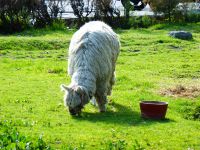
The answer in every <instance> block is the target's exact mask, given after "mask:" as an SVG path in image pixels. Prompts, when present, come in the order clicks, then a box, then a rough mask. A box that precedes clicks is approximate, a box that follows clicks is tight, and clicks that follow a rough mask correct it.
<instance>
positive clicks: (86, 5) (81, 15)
mask: <svg viewBox="0 0 200 150" xmlns="http://www.w3.org/2000/svg"><path fill="white" fill-rule="evenodd" d="M70 5H71V7H72V9H73V11H74V15H75V16H76V17H77V18H78V20H79V26H80V25H81V24H83V23H84V22H85V21H86V20H88V16H89V15H90V14H91V12H92V11H93V8H94V0H70Z"/></svg>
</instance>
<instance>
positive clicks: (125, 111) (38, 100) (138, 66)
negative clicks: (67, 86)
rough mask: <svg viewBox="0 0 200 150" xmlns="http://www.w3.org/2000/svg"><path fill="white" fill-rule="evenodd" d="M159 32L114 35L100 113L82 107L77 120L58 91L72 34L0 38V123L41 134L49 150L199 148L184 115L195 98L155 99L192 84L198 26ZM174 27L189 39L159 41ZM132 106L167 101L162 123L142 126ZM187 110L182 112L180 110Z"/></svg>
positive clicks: (197, 73) (199, 138)
mask: <svg viewBox="0 0 200 150" xmlns="http://www.w3.org/2000/svg"><path fill="white" fill-rule="evenodd" d="M160 26H161V27H162V28H161V27H160V28H159V30H158V27H151V28H149V29H137V30H135V29H130V30H118V31H116V32H118V33H119V35H120V39H121V53H120V56H119V59H118V61H117V68H116V75H117V81H116V85H115V86H114V88H113V92H112V96H110V97H109V104H108V112H106V113H103V114H100V113H99V112H98V109H97V108H95V107H93V106H92V105H90V104H88V105H87V106H86V107H85V108H84V110H83V113H82V117H81V118H73V117H71V116H70V115H69V113H68V111H67V110H66V109H65V108H64V106H63V101H62V99H63V93H62V92H60V89H59V86H60V84H61V83H69V82H70V77H69V76H68V75H67V61H66V59H67V49H68V46H69V42H70V38H71V36H72V34H73V33H72V32H74V31H66V32H65V31H48V30H38V31H26V32H23V33H21V34H20V36H18V35H10V36H0V85H1V86H0V98H1V99H0V116H1V118H0V119H1V120H8V121H12V122H13V123H14V126H15V127H17V128H18V130H19V131H20V132H21V133H23V134H24V135H29V136H33V138H34V137H35V138H36V137H38V136H39V135H41V134H43V135H44V139H45V140H46V141H47V143H49V144H50V146H51V147H52V148H53V149H70V148H71V149H74V148H78V149H188V148H191V149H199V148H200V133H199V130H200V122H199V121H194V120H193V119H191V118H190V117H184V115H185V114H186V113H188V112H191V111H190V110H191V109H192V110H193V108H196V107H197V106H198V103H199V101H200V97H196V98H194V99H192V100H191V99H189V98H185V97H183V98H180V97H177V98H173V97H168V96H162V95H160V93H159V91H160V89H163V88H166V89H167V88H168V87H173V86H176V85H178V84H184V85H199V84H200V82H199V78H200V70H199V68H200V61H199V58H200V45H199V43H200V34H199V29H198V24H189V25H186V26H184V27H183V26H177V25H174V26H169V25H160ZM181 28H183V29H186V30H187V31H192V32H193V35H194V39H193V40H191V41H182V40H177V39H174V38H171V37H169V36H168V35H167V34H168V32H169V31H170V30H172V29H181ZM140 100H162V101H167V102H169V108H168V112H167V116H166V117H167V119H166V120H161V121H156V120H146V119H142V118H141V117H140V108H139V101H140ZM189 104H191V105H189ZM188 105H189V106H190V108H189V109H187V110H189V111H183V110H185V109H184V108H187V106H188ZM186 115H187V114H186Z"/></svg>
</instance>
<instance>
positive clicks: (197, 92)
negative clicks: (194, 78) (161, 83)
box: [160, 85, 200, 98]
mask: <svg viewBox="0 0 200 150" xmlns="http://www.w3.org/2000/svg"><path fill="white" fill-rule="evenodd" d="M160 94H161V95H165V96H172V97H186V98H196V97H198V96H200V87H197V86H184V85H177V86H175V87H172V88H167V89H164V90H161V92H160Z"/></svg>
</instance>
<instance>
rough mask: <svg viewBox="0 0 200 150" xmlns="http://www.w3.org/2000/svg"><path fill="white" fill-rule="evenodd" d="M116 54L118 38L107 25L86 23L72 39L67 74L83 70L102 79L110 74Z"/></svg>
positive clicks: (95, 22)
mask: <svg viewBox="0 0 200 150" xmlns="http://www.w3.org/2000/svg"><path fill="white" fill-rule="evenodd" d="M118 53H119V40H118V37H117V35H116V34H115V33H114V32H113V30H112V29H111V28H110V27H109V26H108V25H106V24H104V23H103V22H99V21H94V22H90V23H87V24H86V25H84V26H83V27H81V28H80V29H79V30H78V31H77V32H76V33H75V34H74V35H73V37H72V40H71V43H70V48H69V62H68V63H69V64H68V73H69V74H70V75H73V73H74V72H75V71H77V70H80V69H82V70H84V69H85V70H87V71H90V72H92V73H94V74H95V75H96V77H98V78H100V79H104V78H106V77H107V76H108V75H109V74H111V73H112V71H113V68H114V66H113V65H115V62H116V59H117V56H118Z"/></svg>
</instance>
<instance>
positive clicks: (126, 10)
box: [121, 0, 131, 19]
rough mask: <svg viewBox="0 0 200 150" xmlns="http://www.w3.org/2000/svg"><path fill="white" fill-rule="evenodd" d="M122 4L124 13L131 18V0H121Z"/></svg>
mask: <svg viewBox="0 0 200 150" xmlns="http://www.w3.org/2000/svg"><path fill="white" fill-rule="evenodd" d="M121 2H122V5H123V6H124V15H125V16H126V19H129V16H130V15H129V12H130V10H131V3H130V0H121Z"/></svg>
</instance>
